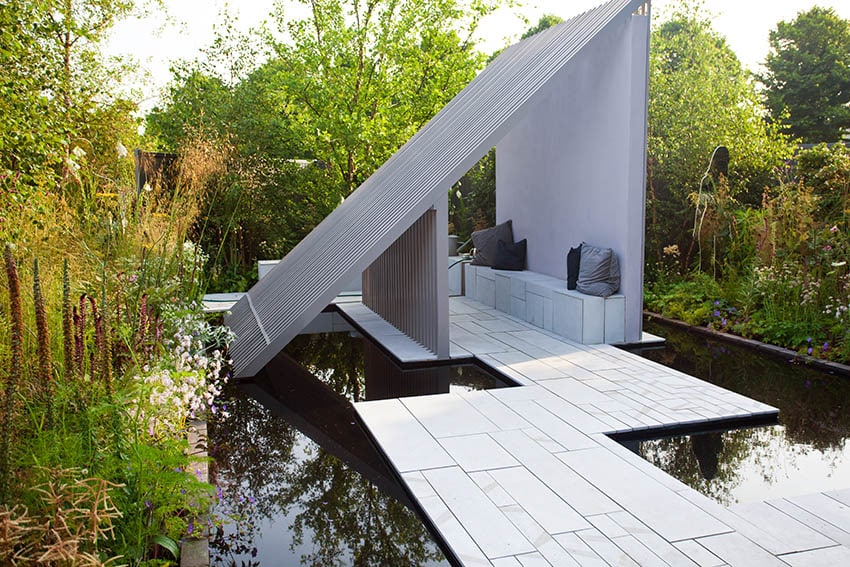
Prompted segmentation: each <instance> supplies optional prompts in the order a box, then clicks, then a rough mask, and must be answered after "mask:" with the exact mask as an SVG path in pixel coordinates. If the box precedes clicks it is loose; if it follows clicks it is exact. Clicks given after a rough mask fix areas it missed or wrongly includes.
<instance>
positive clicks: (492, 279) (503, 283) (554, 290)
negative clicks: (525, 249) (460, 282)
mask: <svg viewBox="0 0 850 567" xmlns="http://www.w3.org/2000/svg"><path fill="white" fill-rule="evenodd" d="M464 295H466V296H467V297H470V298H472V299H475V300H476V301H480V302H481V303H484V304H485V305H488V306H490V307H495V308H496V309H498V310H499V311H503V312H505V313H508V314H510V315H513V316H514V317H517V318H518V319H521V320H523V321H527V322H529V323H531V324H532V325H535V326H537V327H541V328H543V329H546V330H547V331H552V332H553V333H555V334H557V335H560V336H562V337H564V338H567V339H569V340H571V341H574V342H577V343H581V344H598V343H607V344H619V343H623V342H625V340H626V336H625V326H626V298H625V296H623V295H621V294H615V295H611V296H609V297H606V298H602V297H596V296H593V295H585V294H583V293H580V292H578V291H574V290H568V289H567V282H566V281H565V280H561V279H558V278H553V277H551V276H547V275H544V274H540V273H537V272H530V271H527V270H526V271H521V272H514V271H508V270H494V269H492V268H490V267H488V266H473V265H472V264H464Z"/></svg>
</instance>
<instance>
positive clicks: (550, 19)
mask: <svg viewBox="0 0 850 567" xmlns="http://www.w3.org/2000/svg"><path fill="white" fill-rule="evenodd" d="M563 21H564V19H563V18H561V17H560V16H556V15H555V14H543V15H542V16H540V19H539V20H538V21H537V25H535V26H533V27H531V28H529V29H528V30H526V31H525V33H524V34H522V37H520V39H526V38H529V37H531V36H533V35H534V34H536V33H540V32H542V31H543V30H548V29H549V28H551V27H552V26H556V25H558V24H560V23H561V22H563Z"/></svg>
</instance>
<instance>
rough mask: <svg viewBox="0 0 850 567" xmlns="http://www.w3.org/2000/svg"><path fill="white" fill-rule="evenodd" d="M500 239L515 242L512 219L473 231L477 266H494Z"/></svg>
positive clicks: (474, 259)
mask: <svg viewBox="0 0 850 567" xmlns="http://www.w3.org/2000/svg"><path fill="white" fill-rule="evenodd" d="M500 240H504V241H505V242H507V243H509V244H513V242H514V231H513V228H512V226H511V221H510V220H506V221H505V222H503V223H502V224H497V225H496V226H494V227H491V228H485V229H484V230H476V231H475V232H473V233H472V245H473V246H474V247H475V256H473V258H472V263H473V264H475V265H476V266H492V265H493V260H495V259H496V252H497V251H498V249H499V241H500Z"/></svg>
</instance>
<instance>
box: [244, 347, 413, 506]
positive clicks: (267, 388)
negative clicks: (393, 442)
mask: <svg viewBox="0 0 850 567" xmlns="http://www.w3.org/2000/svg"><path fill="white" fill-rule="evenodd" d="M240 387H241V388H243V389H244V390H245V391H246V392H248V393H249V394H250V395H251V396H252V397H254V398H256V399H257V400H258V401H259V402H260V403H262V404H263V406H265V407H266V408H267V409H269V410H270V411H272V412H273V413H275V414H276V415H280V416H282V417H283V418H284V419H285V420H286V421H287V422H288V423H290V424H291V425H292V426H293V427H295V428H296V429H297V430H298V431H300V432H301V433H303V434H304V435H306V436H307V437H309V438H310V439H312V440H313V441H314V442H315V443H316V444H317V445H319V446H320V447H322V448H323V449H324V450H325V451H327V452H328V453H330V454H331V455H333V456H335V457H336V458H338V459H340V460H341V461H343V462H344V463H346V464H347V465H348V466H350V467H351V468H353V469H354V470H356V471H357V472H359V473H360V474H361V475H363V477H365V478H366V479H368V480H369V481H370V482H372V483H373V484H374V485H375V486H377V487H378V488H380V489H381V490H382V491H383V492H384V493H386V494H389V495H390V496H392V497H394V498H395V499H396V500H398V501H399V502H401V503H402V504H404V505H405V506H407V507H408V508H411V507H412V505H411V503H410V499H409V497H408V496H407V493H406V492H405V491H404V490H403V489H402V487H401V485H399V483H398V481H397V480H396V478H395V475H394V474H393V473H392V472H391V471H390V470H389V468H388V467H387V464H386V461H385V460H384V458H383V456H382V455H381V454H380V453H378V451H377V450H376V449H375V446H374V445H373V444H372V442H371V440H370V439H369V437H368V436H367V435H366V433H365V432H364V431H363V429H362V427H361V426H360V419H359V417H358V416H357V412H356V411H354V408H353V407H352V406H351V403H350V402H349V401H348V400H347V399H345V398H344V397H342V396H341V395H339V394H338V393H336V392H335V391H333V390H332V389H331V388H329V387H328V386H326V385H325V384H323V383H322V382H321V381H319V380H318V379H317V378H316V377H315V376H313V375H312V374H310V373H309V372H308V371H307V370H305V369H304V368H303V367H302V366H301V365H300V364H298V363H297V362H296V361H294V360H293V359H292V358H291V357H290V356H289V355H287V354H286V353H283V352H281V353H279V354H278V355H277V356H276V357H275V358H274V359H272V361H271V362H270V363H269V364H267V365H266V367H265V368H264V369H263V370H262V371H261V372H260V373H259V374H258V375H257V376H256V378H255V379H254V380H251V381H246V382H243V383H242V384H241V386H240Z"/></svg>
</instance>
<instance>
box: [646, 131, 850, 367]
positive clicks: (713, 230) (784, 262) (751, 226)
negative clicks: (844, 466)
mask: <svg viewBox="0 0 850 567" xmlns="http://www.w3.org/2000/svg"><path fill="white" fill-rule="evenodd" d="M797 164H798V165H797V169H796V171H795V173H796V179H792V180H789V181H788V182H786V183H778V184H777V185H776V186H775V187H773V188H770V189H767V190H765V192H764V195H763V200H762V206H761V208H760V209H757V210H756V209H751V208H745V207H741V206H740V205H736V204H735V203H727V205H725V206H718V205H713V207H714V208H711V209H709V211H708V213H707V215H706V220H705V224H704V226H703V230H704V231H705V234H704V235H703V237H706V236H711V237H712V242H714V241H716V242H718V248H719V249H721V250H725V253H724V254H723V255H722V258H723V260H722V262H720V263H719V266H720V268H721V269H720V270H718V271H716V272H713V273H712V274H713V276H709V275H708V274H707V273H705V272H699V273H696V274H692V275H691V276H689V277H688V278H687V279H685V280H684V281H681V280H677V279H676V278H675V277H670V276H669V274H666V275H665V274H664V272H663V270H661V269H656V275H655V277H654V280H653V281H652V283H650V284H649V285H648V288H647V293H646V296H645V299H646V303H647V306H648V307H649V308H650V309H652V310H656V311H659V312H661V313H662V314H664V315H667V316H670V317H674V318H678V319H682V320H685V321H688V322H689V323H693V324H698V325H709V326H711V327H712V328H714V329H717V330H723V331H728V332H734V333H737V334H740V335H744V336H750V337H754V338H758V339H761V340H764V341H767V342H770V343H773V344H777V345H780V346H784V347H787V348H791V349H796V350H798V351H799V352H801V353H802V354H806V355H810V356H816V357H821V358H829V359H833V360H839V361H843V362H847V361H849V360H850V357H848V354H850V344H848V343H850V335H849V334H848V328H850V300H849V299H848V298H850V270H848V266H850V253H848V251H850V235H848V228H850V226H848V218H847V215H848V210H847V179H850V159H848V152H847V150H846V149H844V148H843V147H842V146H836V147H833V148H828V147H826V146H818V147H815V148H812V149H811V150H807V151H803V152H800V153H799V154H798V156H797ZM720 194H721V193H720V192H718V193H717V194H716V195H720ZM659 273H661V274H662V275H661V276H658V275H657V274H659ZM712 297H713V298H714V301H716V303H711V302H709V300H710V299H711V298H712Z"/></svg>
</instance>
